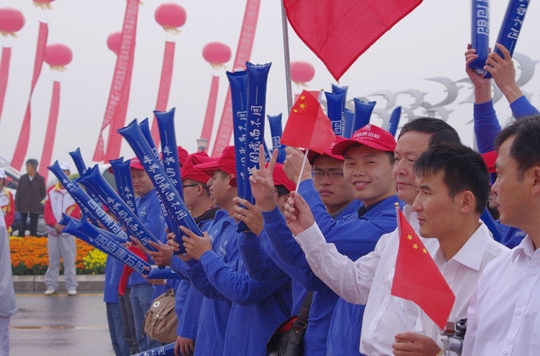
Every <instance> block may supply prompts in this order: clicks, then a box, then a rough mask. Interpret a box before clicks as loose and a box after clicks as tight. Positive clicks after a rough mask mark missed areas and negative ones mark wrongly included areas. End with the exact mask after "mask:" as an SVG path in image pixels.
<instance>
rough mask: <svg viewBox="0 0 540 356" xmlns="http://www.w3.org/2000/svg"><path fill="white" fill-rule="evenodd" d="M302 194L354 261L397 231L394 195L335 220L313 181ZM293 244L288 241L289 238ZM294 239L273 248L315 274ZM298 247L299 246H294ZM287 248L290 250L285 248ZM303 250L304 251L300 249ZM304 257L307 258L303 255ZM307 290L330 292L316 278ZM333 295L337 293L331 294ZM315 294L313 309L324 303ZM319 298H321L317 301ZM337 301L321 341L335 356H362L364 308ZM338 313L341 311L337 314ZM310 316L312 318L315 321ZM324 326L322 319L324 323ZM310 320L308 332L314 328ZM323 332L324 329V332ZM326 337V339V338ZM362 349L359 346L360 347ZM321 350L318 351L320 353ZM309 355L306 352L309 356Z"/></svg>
mask: <svg viewBox="0 0 540 356" xmlns="http://www.w3.org/2000/svg"><path fill="white" fill-rule="evenodd" d="M298 192H299V193H300V194H301V195H302V197H304V199H305V200H306V202H307V203H308V205H309V206H310V208H311V211H312V212H313V215H314V216H315V220H316V221H317V223H318V225H319V227H320V228H321V231H322V232H323V234H324V235H325V238H326V241H327V242H329V243H334V244H335V245H336V248H337V249H338V250H339V251H340V252H341V253H342V254H344V255H346V256H348V257H349V258H350V259H352V260H356V259H358V258H359V257H360V256H363V255H365V254H367V253H369V252H371V251H373V249H374V248H375V244H376V243H377V241H378V240H379V238H380V237H381V236H382V235H383V234H385V233H388V232H391V231H393V230H394V229H395V228H396V224H397V221H396V210H395V205H394V204H395V203H396V202H397V203H400V204H401V202H400V201H399V199H398V198H397V196H395V195H394V196H392V197H389V198H386V199H384V200H383V201H381V202H379V203H377V204H376V205H375V206H372V207H371V208H369V209H367V211H366V212H365V213H363V214H362V215H361V216H359V213H358V211H355V212H354V213H352V214H348V215H342V216H341V217H340V218H338V219H334V218H333V217H332V216H331V215H330V214H328V211H327V210H326V207H325V206H324V204H323V202H322V200H321V198H320V195H319V194H318V192H317V191H316V190H315V187H314V186H313V181H312V180H311V179H308V180H305V181H303V182H302V183H300V185H299V187H298ZM286 238H287V239H288V240H289V241H286V240H285V239H286ZM291 239H292V237H290V235H289V236H286V235H285V236H284V235H282V236H281V238H280V239H271V242H272V246H273V247H274V249H276V251H277V253H278V254H279V255H280V257H281V258H282V259H283V261H285V262H286V263H288V264H292V265H294V266H296V267H297V268H304V269H307V270H309V271H310V272H311V269H310V268H309V265H308V264H307V261H306V260H305V257H302V258H299V257H298V254H299V252H298V251H297V250H298V249H300V247H299V246H298V244H297V243H296V241H294V240H292V241H290V240H291ZM295 244H296V247H293V246H294V245H295ZM285 247H286V248H285ZM300 251H301V250H300ZM301 253H302V256H303V252H301ZM311 274H312V272H311ZM300 283H302V284H303V285H304V287H306V288H308V289H310V290H315V291H321V292H322V291H324V292H325V293H328V292H327V291H328V290H329V289H328V288H327V287H326V286H321V284H322V282H321V281H320V280H319V279H318V278H317V277H315V276H314V275H313V276H312V277H311V278H309V279H308V280H304V281H300ZM330 293H331V294H334V293H333V292H331V291H330ZM318 294H319V293H316V294H314V299H313V302H312V308H313V307H316V306H318V305H317V304H318V303H319V302H320V301H319V297H320V295H318ZM316 297H317V298H316ZM334 298H335V300H336V304H335V309H333V310H332V312H331V313H329V314H328V313H323V315H325V316H326V318H327V319H326V320H325V321H326V323H327V324H326V325H327V329H326V334H322V333H321V334H318V335H317V336H318V338H317V339H316V340H318V341H319V342H320V341H321V340H325V341H326V340H327V343H325V345H324V350H325V352H326V353H327V352H329V351H330V352H332V354H335V355H345V354H351V353H350V352H351V350H352V351H353V353H352V354H359V353H358V350H359V342H360V340H359V339H360V337H359V335H360V330H361V321H362V317H363V306H359V305H355V304H351V303H347V302H346V301H344V300H343V299H342V298H338V297H337V295H335V294H334ZM336 310H337V311H336ZM310 312H311V310H310ZM311 316H312V315H311V313H310V318H311ZM321 324H322V320H321ZM309 325H310V324H309V320H308V329H307V330H308V331H309V329H310V326H309ZM343 325H350V327H349V331H350V332H349V333H344V332H343ZM321 331H322V330H321ZM323 335H324V337H325V338H324V339H323V338H322V336H323ZM310 336H311V335H310V333H308V332H306V339H305V340H306V343H309V341H310ZM357 346H358V347H357ZM320 350H322V349H321V348H318V349H317V351H318V352H320ZM307 354H308V353H307V352H306V355H307Z"/></svg>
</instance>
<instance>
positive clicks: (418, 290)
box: [392, 208, 456, 329]
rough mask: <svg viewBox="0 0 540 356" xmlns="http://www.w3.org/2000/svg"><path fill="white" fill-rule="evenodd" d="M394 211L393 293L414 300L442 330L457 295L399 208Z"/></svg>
mask: <svg viewBox="0 0 540 356" xmlns="http://www.w3.org/2000/svg"><path fill="white" fill-rule="evenodd" d="M396 210H397V216H398V227H399V232H400V238H399V251H398V255H397V260H396V270H395V273H394V280H393V282H392V295H394V296H396V297H400V298H403V299H407V300H410V301H413V302H415V303H416V304H417V305H418V306H419V307H420V308H422V310H423V311H424V312H425V313H426V314H427V315H428V316H429V317H430V318H431V320H433V321H434V322H435V324H437V325H438V326H439V327H440V328H441V329H444V327H445V326H446V322H447V321H448V316H449V315H450V312H451V311H452V307H453V306H454V301H455V300H456V296H455V295H454V293H453V292H452V290H451V289H450V287H449V286H448V283H446V280H445V279H444V277H443V276H442V274H441V272H440V271H439V268H438V267H437V265H435V262H433V259H432V258H431V256H430V255H429V252H428V251H427V249H426V248H425V246H424V244H423V243H422V241H421V240H420V239H419V238H418V235H416V233H415V232H414V230H413V228H412V227H411V225H410V224H409V222H408V221H407V219H405V216H403V213H402V212H401V210H399V208H396Z"/></svg>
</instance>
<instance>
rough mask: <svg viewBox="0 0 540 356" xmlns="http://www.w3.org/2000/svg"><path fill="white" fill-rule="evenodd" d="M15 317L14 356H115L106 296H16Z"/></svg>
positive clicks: (38, 294) (97, 294) (11, 341)
mask: <svg viewBox="0 0 540 356" xmlns="http://www.w3.org/2000/svg"><path fill="white" fill-rule="evenodd" d="M16 300H17V308H18V309H19V312H18V313H17V314H15V315H14V316H13V317H11V322H10V331H9V336H10V355H11V356H30V355H40V356H68V355H69V356H73V355H77V356H90V355H114V352H113V350H112V345H111V342H110V338H109V329H108V327H107V315H106V311H105V303H104V302H103V294H102V293H84V292H82V293H79V294H78V295H77V296H75V297H69V296H68V295H67V294H66V293H65V292H63V291H62V292H58V294H55V295H53V296H49V297H47V296H44V295H43V294H42V293H33V294H26V293H24V294H23V293H19V294H17V295H16Z"/></svg>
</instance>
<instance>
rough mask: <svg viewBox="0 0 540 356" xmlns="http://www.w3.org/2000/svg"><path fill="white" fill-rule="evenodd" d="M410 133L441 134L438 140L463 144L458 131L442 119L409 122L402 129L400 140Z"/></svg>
mask: <svg viewBox="0 0 540 356" xmlns="http://www.w3.org/2000/svg"><path fill="white" fill-rule="evenodd" d="M409 131H418V132H423V133H427V134H436V133H438V132H441V134H437V136H438V135H441V136H440V137H438V138H435V139H436V140H439V141H441V142H442V141H443V139H444V140H445V141H448V142H450V141H455V142H456V143H461V140H460V138H459V135H458V133H457V131H456V130H455V129H454V128H453V127H452V126H450V125H449V124H448V123H447V122H446V121H444V120H441V119H436V118H432V117H419V118H416V119H414V120H412V121H409V122H407V123H406V124H405V125H403V127H402V128H401V131H400V132H399V136H398V139H399V138H400V137H401V136H402V135H403V134H404V133H406V132H409ZM432 140H434V139H433V138H432V139H430V144H429V145H430V147H431V146H432V143H431V142H432Z"/></svg>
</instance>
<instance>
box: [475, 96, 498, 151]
mask: <svg viewBox="0 0 540 356" xmlns="http://www.w3.org/2000/svg"><path fill="white" fill-rule="evenodd" d="M500 131H501V125H500V124H499V120H498V119H497V114H496V113H495V109H494V107H493V101H492V100H490V101H488V102H486V103H482V104H474V134H475V136H476V144H477V145H478V151H479V152H480V153H485V152H489V151H493V150H494V149H495V148H494V146H493V142H495V137H497V135H498V134H499V132H500Z"/></svg>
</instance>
